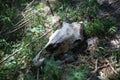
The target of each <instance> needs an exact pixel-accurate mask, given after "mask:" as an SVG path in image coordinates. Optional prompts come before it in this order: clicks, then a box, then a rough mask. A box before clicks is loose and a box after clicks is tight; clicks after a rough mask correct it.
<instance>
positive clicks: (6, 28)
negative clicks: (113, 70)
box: [0, 0, 120, 80]
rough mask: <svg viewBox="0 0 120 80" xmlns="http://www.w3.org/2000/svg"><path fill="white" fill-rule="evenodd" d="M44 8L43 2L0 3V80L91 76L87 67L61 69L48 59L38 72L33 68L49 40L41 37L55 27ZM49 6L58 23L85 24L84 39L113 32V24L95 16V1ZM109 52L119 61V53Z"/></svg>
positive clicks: (9, 0) (71, 79)
mask: <svg viewBox="0 0 120 80" xmlns="http://www.w3.org/2000/svg"><path fill="white" fill-rule="evenodd" d="M46 6H47V7H49V6H48V4H46V2H44V0H35V1H34V0H33V1H31V0H0V9H1V11H0V26H1V27H0V80H36V79H37V78H39V79H38V80H86V79H87V78H88V75H89V73H90V66H88V64H82V65H79V66H75V65H72V64H69V65H68V66H70V67H65V68H64V67H62V66H60V65H61V62H60V61H57V60H55V59H54V58H53V57H51V58H50V59H46V60H45V62H44V64H43V65H42V66H41V67H39V70H37V68H36V67H34V66H33V64H32V59H33V58H34V57H35V55H36V54H37V53H38V52H39V51H40V50H41V49H42V48H43V47H44V45H45V44H46V43H47V41H48V38H47V37H41V36H42V35H43V34H44V33H46V31H48V30H49V29H56V28H55V27H56V25H53V24H52V20H53V19H52V17H51V12H50V11H49V12H48V13H47V11H46V10H47V8H46ZM51 7H52V10H53V12H54V14H55V15H57V16H59V17H60V21H59V22H60V23H61V22H63V21H67V22H80V21H84V25H85V29H84V31H85V35H87V36H101V35H102V36H103V35H104V37H106V36H107V37H109V36H111V35H112V34H114V33H115V32H116V26H115V22H114V21H112V20H110V19H109V18H101V17H99V15H98V14H97V11H98V9H99V5H98V3H97V2H96V0H85V1H83V2H82V3H74V4H73V3H72V2H71V0H56V2H55V4H54V3H53V4H51ZM46 24H47V25H48V26H46ZM46 27H48V28H46ZM46 29H48V30H46ZM100 46H101V45H100ZM104 49H105V48H104ZM104 51H105V50H103V51H102V52H104ZM98 52H99V53H100V51H98ZM102 52H101V53H102ZM111 52H112V54H111V55H110V56H112V57H114V58H115V59H116V60H117V59H119V57H118V55H120V54H119V53H120V51H119V50H112V51H111ZM9 56H10V57H9ZM37 71H39V77H38V76H37V74H38V72H37ZM64 75H65V76H64ZM23 78H24V79H23ZM117 78H118V77H117ZM118 79H119V78H118ZM118 79H114V78H113V79H111V80H118Z"/></svg>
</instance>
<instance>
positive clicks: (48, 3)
mask: <svg viewBox="0 0 120 80" xmlns="http://www.w3.org/2000/svg"><path fill="white" fill-rule="evenodd" d="M47 5H48V6H49V8H50V11H51V14H52V15H53V16H54V13H53V10H52V7H51V6H50V2H49V1H48V0H47Z"/></svg>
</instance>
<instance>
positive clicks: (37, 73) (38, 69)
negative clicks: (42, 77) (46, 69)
mask: <svg viewBox="0 0 120 80" xmlns="http://www.w3.org/2000/svg"><path fill="white" fill-rule="evenodd" d="M39 74H40V72H39V68H37V80H39Z"/></svg>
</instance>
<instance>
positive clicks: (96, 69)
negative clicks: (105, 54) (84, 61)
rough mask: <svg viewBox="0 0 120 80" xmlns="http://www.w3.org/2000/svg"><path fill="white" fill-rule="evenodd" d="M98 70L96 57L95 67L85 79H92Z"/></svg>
mask: <svg viewBox="0 0 120 80" xmlns="http://www.w3.org/2000/svg"><path fill="white" fill-rule="evenodd" d="M97 71H98V59H97V60H96V63H95V69H94V71H93V72H92V75H91V76H90V77H89V78H88V79H87V80H92V78H93V77H94V75H95V73H96V72H97Z"/></svg>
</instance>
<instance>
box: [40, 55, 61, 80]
mask: <svg viewBox="0 0 120 80" xmlns="http://www.w3.org/2000/svg"><path fill="white" fill-rule="evenodd" d="M41 69H42V72H43V73H42V75H41V76H42V80H61V75H62V70H61V69H62V68H61V67H60V66H59V62H58V61H55V60H54V58H53V57H52V58H51V59H50V60H46V61H45V66H44V67H41Z"/></svg>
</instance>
